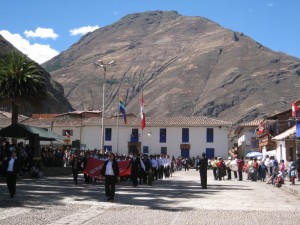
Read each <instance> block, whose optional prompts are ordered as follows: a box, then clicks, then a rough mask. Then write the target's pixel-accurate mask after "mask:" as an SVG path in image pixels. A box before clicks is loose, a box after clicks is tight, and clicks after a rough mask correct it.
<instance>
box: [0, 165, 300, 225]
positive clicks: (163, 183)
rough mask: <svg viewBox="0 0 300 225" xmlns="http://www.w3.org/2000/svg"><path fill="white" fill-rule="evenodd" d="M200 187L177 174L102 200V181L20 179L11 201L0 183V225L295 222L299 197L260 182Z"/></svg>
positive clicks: (195, 179)
mask: <svg viewBox="0 0 300 225" xmlns="http://www.w3.org/2000/svg"><path fill="white" fill-rule="evenodd" d="M208 174H209V176H208V189H206V190H203V189H200V184H199V173H198V172H197V171H195V170H190V171H179V172H176V173H174V174H173V177H171V178H168V179H164V180H160V181H155V183H154V184H153V186H147V185H140V186H139V187H137V188H133V187H132V186H131V185H130V182H122V183H121V184H119V185H117V187H116V188H117V191H116V197H115V202H113V203H110V202H106V201H105V200H104V199H105V198H104V187H103V184H102V183H99V182H98V183H93V184H84V182H83V178H82V176H80V178H79V179H80V182H79V184H78V185H74V183H73V182H72V178H71V177H51V178H44V179H23V180H20V181H18V183H17V194H16V196H15V198H14V199H10V198H8V193H7V189H6V185H5V184H4V183H0V224H3V225H10V224H12V225H16V224H22V225H26V224H30V225H31V224H35V225H39V224H53V225H54V224H55V225H57V224H58V225H60V224H87V225H90V224H91V225H93V224H95V225H96V224H108V223H110V224H114V225H117V224H151V225H154V224H214V225H215V224H222V225H223V224H239V225H240V224H251V225H253V224H272V225H274V224H297V225H298V224H300V222H299V221H300V219H299V218H300V199H299V197H298V196H296V195H292V194H290V193H288V192H285V191H283V190H281V189H279V188H275V187H273V186H271V185H266V184H264V183H261V182H251V181H246V180H244V181H236V180H231V181H228V180H225V181H215V180H213V178H212V175H211V171H209V173H208Z"/></svg>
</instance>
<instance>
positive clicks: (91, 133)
mask: <svg viewBox="0 0 300 225" xmlns="http://www.w3.org/2000/svg"><path fill="white" fill-rule="evenodd" d="M106 128H111V129H112V135H111V138H112V139H111V141H104V145H105V146H112V151H113V152H118V153H119V154H128V142H130V139H131V133H132V129H138V130H139V142H142V146H141V149H143V146H148V147H149V152H148V154H160V153H161V148H162V147H167V154H169V155H171V156H173V155H174V156H175V157H178V156H181V149H180V145H181V144H189V145H190V151H189V155H190V157H196V156H198V155H201V154H202V153H203V152H205V151H206V148H214V153H215V156H221V157H227V156H228V128H227V127H209V128H213V129H214V140H213V142H212V143H207V141H206V132H207V127H149V126H148V127H146V128H145V129H144V130H143V131H142V130H141V128H140V127H130V126H119V135H118V129H117V126H107V127H106ZM161 128H165V129H166V131H167V136H166V143H160V129H161ZM182 128H189V142H188V143H182ZM48 129H49V130H50V127H49V128H48ZM63 130H72V131H73V135H72V136H71V137H70V141H69V143H68V144H69V145H71V144H72V141H75V140H80V143H81V144H84V145H85V146H86V149H90V150H93V149H100V148H101V132H102V131H101V126H97V125H88V126H82V127H81V126H70V127H66V126H55V127H53V129H52V131H53V132H55V133H57V134H59V135H63V133H62V131H63ZM150 133H151V135H148V134H150ZM63 136H64V135H63ZM118 136H119V138H118ZM65 139H67V137H66V138H65ZM52 144H53V146H62V145H65V144H67V143H65V142H63V141H60V142H57V141H54V142H52ZM41 145H50V142H41Z"/></svg>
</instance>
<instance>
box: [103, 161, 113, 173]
mask: <svg viewBox="0 0 300 225" xmlns="http://www.w3.org/2000/svg"><path fill="white" fill-rule="evenodd" d="M105 175H109V176H114V175H115V173H114V170H113V168H112V162H111V161H110V160H108V163H107V164H106V170H105Z"/></svg>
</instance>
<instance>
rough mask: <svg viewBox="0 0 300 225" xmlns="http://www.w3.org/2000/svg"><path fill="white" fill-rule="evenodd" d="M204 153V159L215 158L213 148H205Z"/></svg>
mask: <svg viewBox="0 0 300 225" xmlns="http://www.w3.org/2000/svg"><path fill="white" fill-rule="evenodd" d="M205 152H206V157H207V158H208V159H211V158H213V157H215V149H214V148H207V149H206V151H205Z"/></svg>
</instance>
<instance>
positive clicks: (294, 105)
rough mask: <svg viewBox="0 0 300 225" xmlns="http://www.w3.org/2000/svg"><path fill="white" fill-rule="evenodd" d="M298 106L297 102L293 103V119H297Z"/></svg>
mask: <svg viewBox="0 0 300 225" xmlns="http://www.w3.org/2000/svg"><path fill="white" fill-rule="evenodd" d="M298 110H299V109H298V106H297V105H296V103H295V102H293V103H292V117H294V118H295V119H297V112H298Z"/></svg>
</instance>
